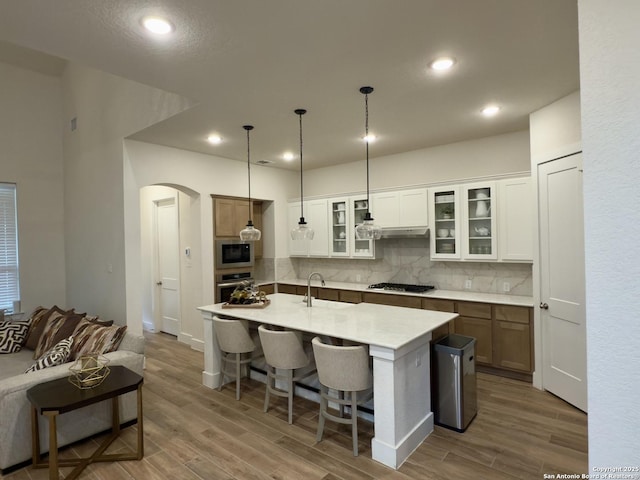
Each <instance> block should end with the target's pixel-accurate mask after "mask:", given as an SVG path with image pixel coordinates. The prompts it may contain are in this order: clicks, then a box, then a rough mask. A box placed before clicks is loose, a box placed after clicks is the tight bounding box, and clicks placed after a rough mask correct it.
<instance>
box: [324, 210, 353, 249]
mask: <svg viewBox="0 0 640 480" xmlns="http://www.w3.org/2000/svg"><path fill="white" fill-rule="evenodd" d="M328 205H329V212H330V226H329V229H330V232H331V234H330V236H331V238H330V239H329V255H330V256H332V257H348V256H350V255H351V228H353V227H352V226H351V223H352V222H351V210H350V209H349V198H348V197H343V198H331V199H329V203H328Z"/></svg>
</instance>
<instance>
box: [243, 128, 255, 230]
mask: <svg viewBox="0 0 640 480" xmlns="http://www.w3.org/2000/svg"><path fill="white" fill-rule="evenodd" d="M242 128H244V129H245V130H246V131H247V177H248V180H249V181H248V184H249V222H250V223H251V224H253V216H252V210H253V208H252V205H251V142H250V140H249V132H250V131H251V130H253V126H251V125H245V126H244V127H242Z"/></svg>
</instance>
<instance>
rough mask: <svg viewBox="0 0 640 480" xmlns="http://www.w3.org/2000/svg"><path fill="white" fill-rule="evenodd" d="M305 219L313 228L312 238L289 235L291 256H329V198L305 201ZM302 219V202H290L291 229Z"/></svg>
mask: <svg viewBox="0 0 640 480" xmlns="http://www.w3.org/2000/svg"><path fill="white" fill-rule="evenodd" d="M304 219H305V221H306V222H307V225H308V226H309V228H311V229H313V232H314V235H313V239H312V240H293V239H291V235H289V256H292V257H308V256H312V257H328V256H329V215H328V210H327V200H326V199H320V200H309V201H305V202H304ZM299 220H300V202H291V203H289V229H293V228H295V227H296V226H297V225H298V221H299Z"/></svg>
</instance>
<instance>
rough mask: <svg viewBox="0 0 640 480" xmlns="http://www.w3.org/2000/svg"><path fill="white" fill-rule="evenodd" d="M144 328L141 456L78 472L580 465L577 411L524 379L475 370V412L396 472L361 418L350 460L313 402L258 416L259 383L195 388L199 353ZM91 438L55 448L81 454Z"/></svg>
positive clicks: (530, 473)
mask: <svg viewBox="0 0 640 480" xmlns="http://www.w3.org/2000/svg"><path fill="white" fill-rule="evenodd" d="M145 336H146V337H147V349H146V355H147V361H146V372H145V386H144V390H143V391H144V394H143V395H144V429H145V432H144V433H145V457H144V459H143V460H141V461H139V462H138V461H129V462H119V463H99V464H93V465H90V466H89V467H88V468H87V469H86V470H85V472H84V473H83V474H82V475H81V478H82V479H87V480H98V479H100V480H119V479H131V478H134V479H141V480H142V479H144V480H147V479H149V480H155V479H162V480H164V479H170V480H180V479H196V480H197V479H204V480H210V479H212V480H217V479H225V480H230V479H252V480H253V479H255V480H261V479H281V480H284V479H291V480H294V479H295V480H298V479H304V480H320V479H322V480H338V479H344V480H352V479H388V480H407V479H492V480H495V479H513V478H524V479H541V478H543V474H544V473H556V474H557V473H578V474H581V473H587V468H588V465H587V418H586V415H585V414H584V413H582V412H581V411H579V410H577V409H574V408H573V407H571V406H569V405H568V404H566V403H565V402H563V401H562V400H560V399H558V398H556V397H554V396H553V395H550V394H549V393H546V392H541V391H539V390H536V389H534V388H533V387H531V386H530V385H528V384H526V383H522V382H519V381H516V380H510V379H505V378H501V377H496V376H492V375H488V374H478V389H479V398H478V415H477V417H476V418H475V420H474V421H473V422H472V424H471V425H470V427H469V428H468V429H467V431H466V432H465V433H464V434H460V433H456V432H453V431H450V430H447V429H444V428H441V427H435V431H434V432H433V433H432V434H431V435H430V436H429V437H428V438H427V440H426V441H425V442H424V443H423V444H422V445H421V446H420V447H419V448H418V449H417V450H416V451H415V452H414V453H413V454H412V455H411V456H410V457H409V459H408V460H407V461H406V462H405V463H404V465H402V467H401V468H400V469H399V470H398V471H394V470H391V469H389V468H387V467H385V466H383V465H381V464H379V463H377V462H375V461H373V460H372V459H371V447H370V441H371V437H372V435H373V425H372V424H370V423H368V422H364V421H361V422H359V436H360V442H359V443H360V455H359V456H358V457H357V458H354V457H353V456H352V453H351V437H350V435H349V428H350V427H348V426H346V425H345V426H339V427H337V426H336V425H334V424H331V423H330V422H328V423H327V428H328V430H326V432H325V437H324V440H323V441H322V442H320V443H316V441H315V432H316V422H317V410H318V405H317V404H315V403H313V402H310V401H307V400H304V399H301V398H296V400H295V405H294V424H293V425H288V424H287V421H286V415H287V414H286V399H276V400H275V401H274V402H273V403H272V405H274V407H272V409H271V410H270V411H269V413H266V414H265V413H263V411H262V404H263V398H264V384H261V383H259V382H256V381H253V380H246V379H245V380H244V383H243V391H242V398H241V400H240V401H239V402H238V401H236V400H235V397H234V389H233V388H232V387H231V386H228V387H226V388H223V391H222V392H218V391H217V390H210V389H208V388H205V387H203V386H202V384H201V381H202V376H201V372H202V366H203V354H202V353H199V352H196V351H194V350H191V349H190V348H189V347H187V346H185V345H183V344H181V343H178V342H177V341H176V340H175V339H174V337H171V336H169V335H165V334H161V333H159V334H153V333H147V334H145ZM135 429H136V427H129V428H127V429H126V430H125V431H123V435H122V437H123V438H122V440H118V441H117V442H116V443H114V445H113V446H112V447H111V448H110V450H109V451H110V452H114V451H117V450H118V449H122V448H125V447H127V446H131V447H133V446H134V445H135V441H136V437H135ZM99 440H100V439H94V440H88V441H85V442H82V443H80V444H77V445H75V446H73V447H70V448H66V449H63V450H62V452H61V455H62V456H63V457H64V456H77V455H86V454H87V452H90V451H92V449H94V448H95V446H96V445H97V443H96V442H97V441H99ZM70 470H71V469H70V468H64V469H60V472H61V474H62V475H63V476H64V475H65V474H68V473H69V471H70ZM1 478H3V479H11V480H36V479H42V480H44V479H46V478H48V472H47V470H33V469H31V467H25V468H22V469H20V470H17V471H15V472H12V473H10V474H8V475H5V476H4V477H1Z"/></svg>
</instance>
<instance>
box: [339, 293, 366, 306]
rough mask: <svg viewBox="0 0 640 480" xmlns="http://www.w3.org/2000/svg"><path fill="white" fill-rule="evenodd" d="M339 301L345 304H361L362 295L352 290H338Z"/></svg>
mask: <svg viewBox="0 0 640 480" xmlns="http://www.w3.org/2000/svg"><path fill="white" fill-rule="evenodd" d="M340 301H341V302H347V303H362V293H361V292H356V291H354V290H340Z"/></svg>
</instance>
